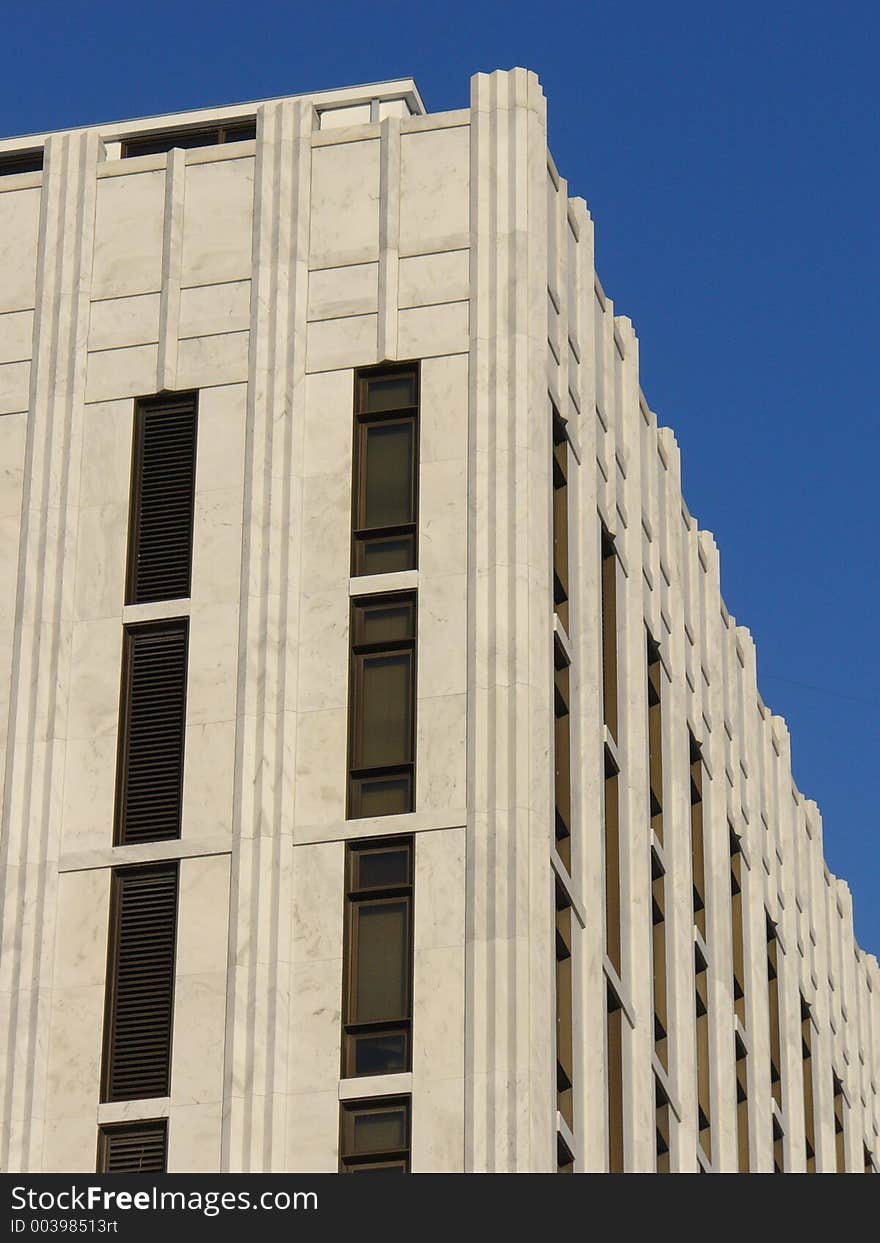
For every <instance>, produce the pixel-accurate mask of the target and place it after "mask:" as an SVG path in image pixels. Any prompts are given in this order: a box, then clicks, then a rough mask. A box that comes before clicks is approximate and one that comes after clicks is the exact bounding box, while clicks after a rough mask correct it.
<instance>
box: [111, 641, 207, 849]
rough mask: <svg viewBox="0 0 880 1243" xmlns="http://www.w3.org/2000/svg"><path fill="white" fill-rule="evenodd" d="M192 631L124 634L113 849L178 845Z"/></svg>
mask: <svg viewBox="0 0 880 1243" xmlns="http://www.w3.org/2000/svg"><path fill="white" fill-rule="evenodd" d="M188 633H189V623H188V621H187V619H186V618H185V617H182V618H176V619H174V620H172V621H161V622H147V623H145V624H143V625H138V626H127V627H126V628H125V632H124V639H123V649H122V690H121V696H120V724H119V758H118V769H117V786H116V789H117V796H116V829H115V834H114V845H116V846H131V845H134V844H135V843H137V842H156V841H165V840H168V839H171V838H176V837H180V818H181V809H182V803H183V747H184V731H185V726H186V665H187V648H188Z"/></svg>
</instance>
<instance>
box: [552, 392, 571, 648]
mask: <svg viewBox="0 0 880 1243" xmlns="http://www.w3.org/2000/svg"><path fill="white" fill-rule="evenodd" d="M553 607H554V608H555V610H556V614H557V616H558V618H559V620H560V621H561V622H562V624H563V626H564V627H565V629H566V630H568V628H569V622H568V436H567V435H566V432H565V424H564V423H563V421H562V419H561V418H560V417H559V413H558V411H557V410H556V409H555V408H554V410H553Z"/></svg>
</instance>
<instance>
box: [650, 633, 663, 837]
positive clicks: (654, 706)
mask: <svg viewBox="0 0 880 1243" xmlns="http://www.w3.org/2000/svg"><path fill="white" fill-rule="evenodd" d="M647 667H648V789H649V797H650V817H651V828H652V829H653V830H654V836H655V837H656V838H657V841H658V842H659V843H660V845H661V846H662V845H663V716H662V708H663V703H662V691H663V674H662V665H661V663H660V646H659V644H657V643H655V642H654V640H653V639H652V638H651V636H650V635H648V637H647Z"/></svg>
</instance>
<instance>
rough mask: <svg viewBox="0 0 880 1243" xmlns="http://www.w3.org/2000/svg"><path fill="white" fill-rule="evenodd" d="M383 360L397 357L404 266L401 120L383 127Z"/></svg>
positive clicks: (389, 120)
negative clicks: (401, 244)
mask: <svg viewBox="0 0 880 1243" xmlns="http://www.w3.org/2000/svg"><path fill="white" fill-rule="evenodd" d="M379 134H380V138H379V152H380V155H379V358H380V359H382V360H383V361H384V360H385V359H396V358H397V301H398V273H399V267H400V254H399V251H400V118H399V117H386V118H385V119H384V120H383V121H382V123H381V125H380V127H379Z"/></svg>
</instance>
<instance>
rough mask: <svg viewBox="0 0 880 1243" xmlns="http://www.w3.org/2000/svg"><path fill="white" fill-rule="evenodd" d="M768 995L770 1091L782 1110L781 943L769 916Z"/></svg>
mask: <svg viewBox="0 0 880 1243" xmlns="http://www.w3.org/2000/svg"><path fill="white" fill-rule="evenodd" d="M767 995H768V1003H769V1020H770V1091H771V1093H772V1095H773V1099H774V1101H775V1102H776V1104H777V1105H778V1106H779V1108H780V1109H782V1073H781V1072H782V1041H781V1037H780V1026H779V943H778V942H777V940H776V925H775V924H774V923H773V922H772V920H771V919H770V916H769V915H768V916H767Z"/></svg>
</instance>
